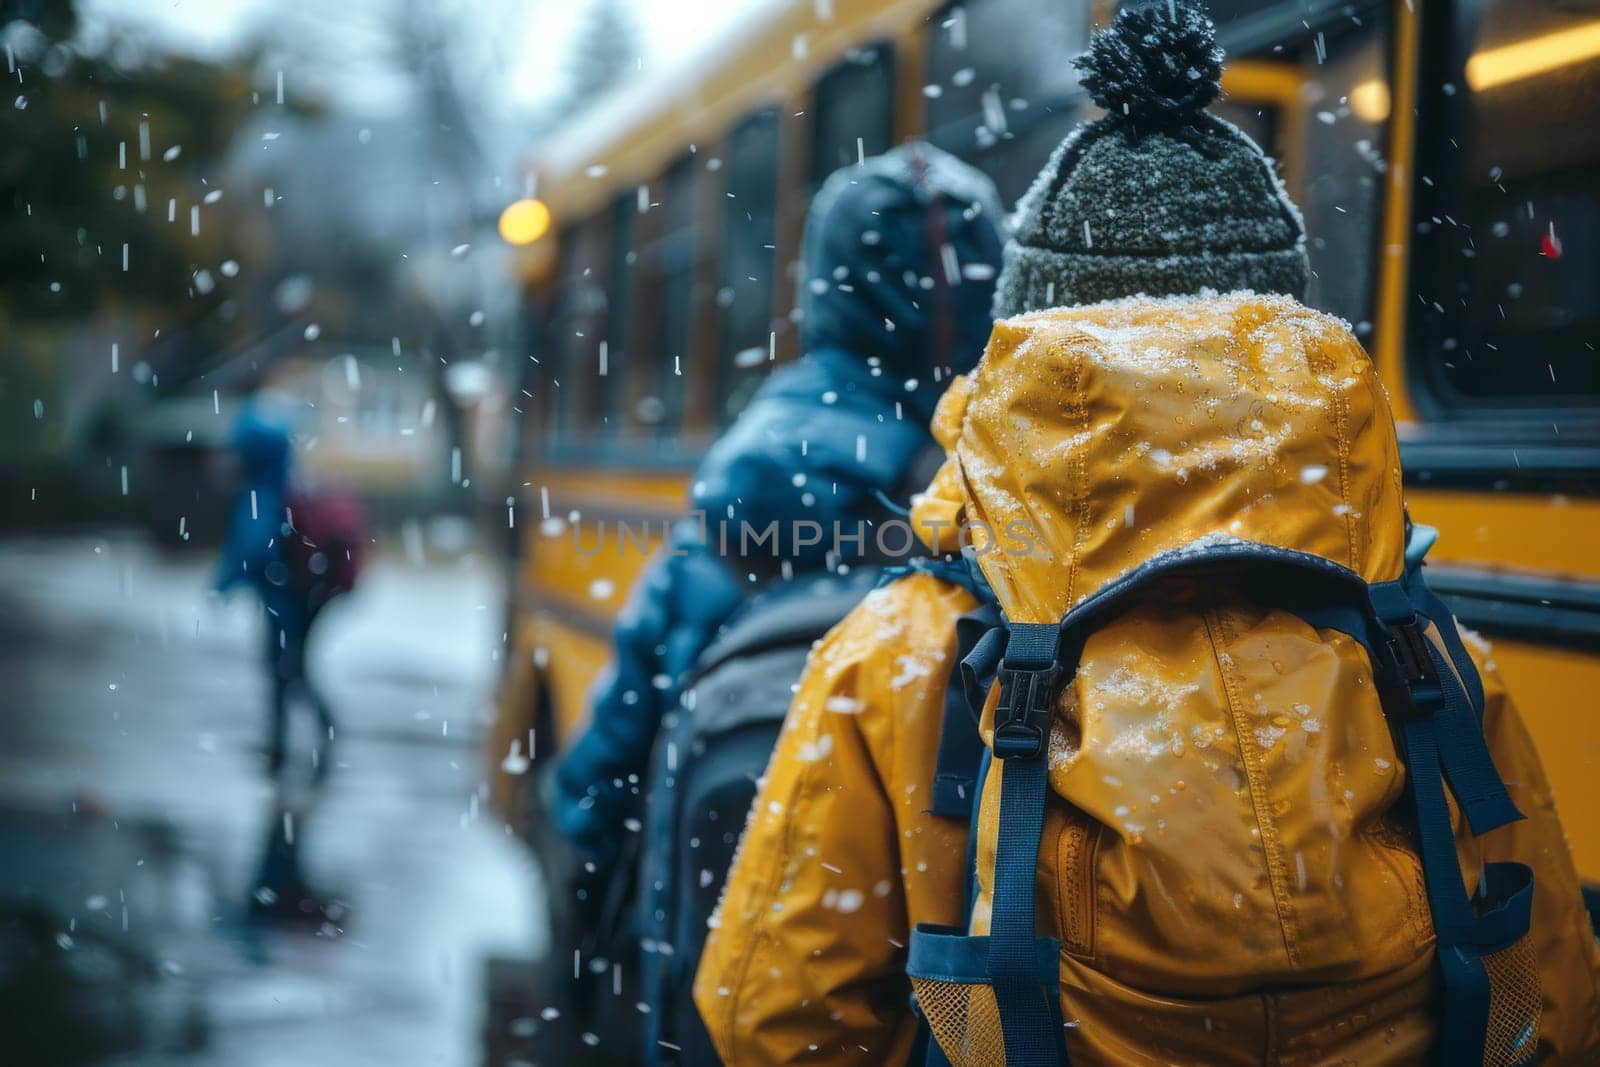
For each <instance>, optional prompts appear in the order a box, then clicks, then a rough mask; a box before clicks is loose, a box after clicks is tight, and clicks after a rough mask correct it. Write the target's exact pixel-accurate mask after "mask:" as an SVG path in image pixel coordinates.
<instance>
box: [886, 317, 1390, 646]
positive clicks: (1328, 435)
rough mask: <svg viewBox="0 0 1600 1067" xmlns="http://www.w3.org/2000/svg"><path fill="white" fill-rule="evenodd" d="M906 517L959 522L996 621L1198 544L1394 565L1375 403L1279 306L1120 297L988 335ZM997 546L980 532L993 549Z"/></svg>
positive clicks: (1042, 607)
mask: <svg viewBox="0 0 1600 1067" xmlns="http://www.w3.org/2000/svg"><path fill="white" fill-rule="evenodd" d="M934 433H935V436H936V438H937V439H938V440H939V442H940V443H941V444H942V445H943V446H944V448H945V452H946V460H945V464H944V466H943V467H942V468H941V469H940V471H939V473H938V475H936V476H935V478H934V481H933V483H932V484H931V485H930V486H929V488H928V491H927V492H926V493H924V494H923V495H922V496H920V497H919V498H918V500H917V502H916V506H915V507H914V509H913V518H914V520H915V521H916V522H917V524H918V525H919V527H920V529H921V531H922V534H923V536H924V539H925V540H930V542H931V540H932V539H933V538H934V537H938V538H939V539H940V542H941V544H942V546H943V547H944V548H946V549H948V548H949V547H951V542H952V538H953V531H954V530H955V528H956V527H955V524H957V523H959V522H963V521H964V522H966V523H968V524H981V525H973V526H971V527H970V533H971V536H972V537H973V538H974V539H975V540H977V541H980V542H986V544H980V545H979V548H980V552H979V564H980V566H981V567H982V569H983V571H984V573H985V575H986V576H987V577H988V579H989V581H990V583H991V584H992V585H993V587H994V590H995V593H996V595H997V596H998V597H999V599H1000V602H1001V604H1002V606H1003V607H1004V608H1005V610H1006V613H1007V616H1008V617H1009V618H1011V619H1013V620H1015V621H1028V622H1044V621H1054V620H1056V619H1059V618H1060V617H1061V616H1062V615H1064V614H1065V613H1066V611H1067V609H1068V608H1070V607H1071V606H1072V605H1074V604H1076V603H1078V602H1079V601H1081V600H1083V599H1084V598H1085V597H1088V596H1090V595H1091V594H1093V593H1094V592H1095V591H1097V590H1098V589H1100V588H1101V587H1103V586H1104V585H1106V584H1107V583H1108V582H1110V581H1112V580H1114V579H1116V578H1117V577H1118V576H1119V575H1121V574H1123V573H1124V572H1126V571H1127V570H1129V569H1131V568H1132V567H1134V566H1136V565H1138V564H1139V563H1142V562H1143V561H1145V560H1147V559H1149V558H1150V557H1152V556H1155V555H1158V554H1160V553H1162V552H1168V551H1172V550H1175V549H1178V548H1180V547H1182V546H1184V545H1187V544H1189V543H1191V542H1194V541H1196V540H1199V539H1201V538H1208V537H1215V538H1240V539H1243V540H1249V541H1255V542H1259V543H1261V544H1266V545H1273V546H1280V547H1284V548H1294V549H1299V550H1301V551H1307V552H1314V553H1316V554H1317V555H1321V556H1323V557H1325V558H1327V559H1330V560H1333V561H1334V562H1336V563H1340V564H1342V565H1344V566H1346V567H1348V568H1350V569H1351V570H1353V571H1355V572H1356V573H1358V574H1360V575H1361V576H1362V577H1363V578H1365V579H1367V580H1368V581H1374V582H1376V581H1386V580H1389V579H1392V578H1395V577H1397V576H1398V575H1399V574H1400V572H1401V568H1402V560H1403V553H1404V538H1405V533H1404V524H1405V520H1404V512H1403V508H1402V501H1401V488H1400V459H1399V450H1398V446H1397V445H1396V442H1395V436H1394V429H1393V421H1392V419H1391V417H1390V415H1389V410H1388V401H1387V400H1386V399H1385V397H1384V395H1383V391H1382V388H1381V386H1380V385H1379V382H1378V378H1377V375H1376V374H1375V373H1374V372H1373V368H1372V364H1371V362H1370V361H1369V360H1368V358H1367V355H1366V353H1365V352H1364V351H1363V350H1362V348H1361V346H1360V344H1359V343H1358V342H1357V341H1356V339H1355V338H1354V337H1353V336H1352V335H1351V333H1350V331H1349V330H1348V328H1347V327H1346V326H1345V325H1344V324H1343V323H1342V322H1340V321H1339V320H1337V319H1334V318H1332V317H1330V316H1328V315H1323V314H1321V313H1319V312H1315V311H1312V310H1310V309H1308V308H1306V307H1304V306H1302V305H1301V304H1299V303H1297V302H1296V301H1294V300H1293V299H1291V298H1289V297H1284V296H1260V295H1257V294H1254V293H1248V292H1238V293H1230V294H1228V295H1226V296H1218V295H1215V294H1201V295H1199V296H1192V297H1169V298H1162V299H1156V298H1149V297H1141V298H1133V299H1128V300H1120V301H1113V302H1109V303H1103V304H1091V305H1087V306H1084V307H1080V308H1058V309H1054V310H1049V311H1039V312H1034V313H1031V314H1027V315H1020V316H1017V317H1016V318H1013V319H1008V320H1005V321H1002V322H1000V323H997V324H996V325H995V330H994V336H993V338H992V339H991V341H990V342H989V349H988V352H987V353H986V354H985V356H984V358H983V362H982V363H981V364H980V365H979V366H978V368H977V370H976V371H975V372H974V373H973V374H972V375H970V376H968V377H964V378H961V379H958V380H957V381H956V382H955V383H953V384H952V386H951V387H950V389H949V390H948V391H947V392H946V394H945V397H944V399H943V400H942V401H941V403H940V405H939V411H938V413H937V415H936V417H935V420H934ZM991 531H992V533H991Z"/></svg>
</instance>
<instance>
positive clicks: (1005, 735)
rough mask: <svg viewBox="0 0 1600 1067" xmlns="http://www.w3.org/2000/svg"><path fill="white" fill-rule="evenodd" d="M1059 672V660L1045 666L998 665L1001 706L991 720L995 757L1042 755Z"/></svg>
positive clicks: (1058, 684)
mask: <svg viewBox="0 0 1600 1067" xmlns="http://www.w3.org/2000/svg"><path fill="white" fill-rule="evenodd" d="M1061 675H1062V669H1061V664H1059V663H1052V664H1050V665H1049V666H1048V667H1007V666H1006V665H1005V664H1004V663H1002V664H1000V669H999V671H998V672H997V676H998V678H999V680H1000V706H999V707H998V708H997V709H996V710H995V719H994V754H995V758H996V759H1037V758H1038V757H1040V756H1042V755H1044V751H1045V746H1046V745H1047V744H1048V742H1049V739H1050V716H1051V710H1052V707H1053V705H1054V703H1055V697H1056V690H1057V689H1058V688H1059V686H1060V683H1061Z"/></svg>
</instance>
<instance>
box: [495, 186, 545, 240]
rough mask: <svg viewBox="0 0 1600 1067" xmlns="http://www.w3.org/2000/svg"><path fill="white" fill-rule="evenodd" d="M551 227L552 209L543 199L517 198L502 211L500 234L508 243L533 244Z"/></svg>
mask: <svg viewBox="0 0 1600 1067" xmlns="http://www.w3.org/2000/svg"><path fill="white" fill-rule="evenodd" d="M548 229H550V209H549V208H548V207H546V206H545V202H544V201H543V200H535V199H533V198H531V197H530V198H528V199H524V200H517V201H514V202H513V203H511V204H509V205H507V206H506V209H505V210H504V211H502V212H501V213H500V236H501V237H502V238H504V239H505V242H506V243H507V244H512V245H531V244H533V242H535V241H537V240H538V239H539V238H541V237H543V236H544V235H545V231H546V230H548Z"/></svg>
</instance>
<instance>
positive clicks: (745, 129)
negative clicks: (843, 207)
mask: <svg viewBox="0 0 1600 1067" xmlns="http://www.w3.org/2000/svg"><path fill="white" fill-rule="evenodd" d="M722 158H723V169H724V170H725V171H726V172H727V197H726V202H727V216H726V225H725V227H724V229H723V245H722V283H721V286H720V288H719V289H718V290H717V307H718V309H719V310H720V312H721V320H722V329H721V331H720V339H719V344H718V360H717V363H718V367H717V420H718V424H719V425H726V424H727V423H728V422H730V421H732V419H733V417H734V416H735V415H737V414H738V413H739V411H738V409H739V407H740V406H741V405H742V402H743V398H744V396H745V394H746V393H747V392H748V388H749V387H747V386H746V385H745V383H746V382H750V383H752V384H753V383H754V382H755V381H756V380H757V377H756V375H755V374H753V373H751V372H750V369H751V366H752V365H755V366H761V365H763V364H764V361H765V358H766V351H767V345H768V337H769V336H770V335H771V333H772V286H773V276H772V272H773V258H774V251H773V242H774V240H775V235H776V232H777V231H776V219H777V200H778V111H777V109H776V108H773V109H770V110H767V111H761V112H758V113H756V114H755V115H752V116H751V117H750V118H748V119H746V120H745V121H744V122H743V123H741V124H740V125H739V126H738V127H737V128H736V129H734V131H733V132H732V133H731V134H729V136H728V143H727V146H726V149H725V150H724V152H723V154H722Z"/></svg>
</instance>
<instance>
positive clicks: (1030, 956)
mask: <svg viewBox="0 0 1600 1067" xmlns="http://www.w3.org/2000/svg"><path fill="white" fill-rule="evenodd" d="M1060 645H1061V626H1060V625H1059V624H1057V623H1012V624H1011V625H1010V627H1009V636H1008V638H1007V641H1006V650H1005V658H1004V659H1003V660H1002V661H1001V663H1000V669H999V681H1000V705H999V708H998V709H997V710H996V712H995V723H994V741H993V745H994V748H993V752H994V758H995V759H996V760H999V761H1000V763H1001V776H1000V826H999V836H998V837H997V839H996V841H995V861H994V899H993V907H992V914H991V926H990V930H989V953H988V961H987V971H988V976H989V981H990V984H991V985H992V986H993V987H994V995H995V1003H996V1005H997V1006H998V1007H999V1010H1000V1023H1001V1029H1002V1031H1003V1033H1004V1035H1005V1051H1006V1060H1005V1061H1006V1064H1007V1067H1034V1065H1040V1067H1044V1065H1051V1064H1058V1063H1065V1062H1066V1050H1065V1045H1064V1041H1063V1035H1062V1027H1061V1004H1060V999H1059V996H1058V995H1057V993H1056V992H1055V990H1054V988H1053V987H1052V986H1047V985H1044V984H1042V983H1041V982H1040V959H1041V958H1042V957H1048V959H1049V960H1050V966H1051V968H1052V969H1053V968H1054V967H1056V966H1058V963H1057V961H1058V960H1059V958H1060V952H1061V945H1060V942H1059V941H1056V940H1054V939H1041V938H1038V937H1036V936H1035V934H1034V880H1035V876H1036V872H1037V868H1038V863H1039V839H1040V837H1041V836H1042V835H1043V833H1044V812H1045V801H1046V798H1047V793H1048V790H1049V782H1048V775H1049V769H1050V767H1049V759H1048V758H1047V756H1048V751H1049V742H1050V722H1051V718H1052V716H1053V707H1054V703H1055V697H1056V694H1057V693H1059V692H1060V690H1061V687H1062V685H1063V683H1064V681H1065V678H1064V675H1065V674H1066V673H1067V667H1066V665H1065V664H1064V663H1063V662H1062V660H1061V658H1060V656H1059V651H1060ZM1041 942H1043V944H1041Z"/></svg>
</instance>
